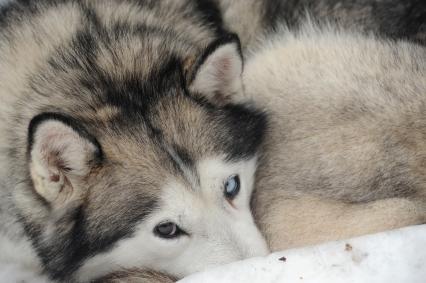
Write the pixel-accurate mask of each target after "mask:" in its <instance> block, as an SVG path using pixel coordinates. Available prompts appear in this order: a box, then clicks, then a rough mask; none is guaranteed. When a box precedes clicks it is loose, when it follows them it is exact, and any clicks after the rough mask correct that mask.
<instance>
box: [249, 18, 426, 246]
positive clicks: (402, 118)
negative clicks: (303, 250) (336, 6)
mask: <svg viewBox="0 0 426 283" xmlns="http://www.w3.org/2000/svg"><path fill="white" fill-rule="evenodd" d="M425 76H426V49H425V48H422V47H421V46H418V45H415V44H410V43H406V42H391V41H382V40H379V39H376V38H374V37H367V36H363V35H359V34H352V33H350V32H344V31H339V30H337V29H332V28H323V29H320V28H316V27H315V26H312V25H311V24H307V25H305V26H304V28H302V29H301V30H300V31H299V32H290V31H288V30H286V29H283V30H282V31H281V32H279V33H277V35H276V37H275V38H272V39H271V40H269V41H267V42H265V43H264V44H263V45H262V47H261V48H260V49H259V50H257V51H256V52H255V53H254V55H253V57H252V58H251V59H249V60H248V62H247V64H246V69H245V77H244V82H245V88H246V92H247V95H248V97H249V98H250V99H252V100H254V102H255V103H257V104H258V105H261V106H262V107H264V108H265V110H266V111H267V112H269V114H270V120H271V121H270V130H269V133H268V136H267V138H266V144H265V155H264V156H263V158H262V163H261V164H260V166H259V170H258V180H257V187H256V189H257V191H256V199H255V202H254V203H255V211H256V214H257V217H258V219H259V222H260V225H261V227H262V229H263V230H264V231H265V233H266V234H267V236H268V238H269V239H270V241H271V243H272V249H279V248H286V247H289V246H294V245H300V244H308V243H315V242H318V241H323V240H331V239H335V238H343V237H348V236H353V235H357V234H363V233H368V232H374V231H378V230H383V229H389V228H394V227H398V226H403V225H407V224H416V223H421V222H424V221H426V164H425V160H426V140H425V137H426V118H425V116H424V113H425V111H426V80H425Z"/></svg>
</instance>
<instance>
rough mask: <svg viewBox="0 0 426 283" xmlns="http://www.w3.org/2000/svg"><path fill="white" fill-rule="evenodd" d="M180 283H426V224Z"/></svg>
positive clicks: (238, 265) (217, 271)
mask: <svg viewBox="0 0 426 283" xmlns="http://www.w3.org/2000/svg"><path fill="white" fill-rule="evenodd" d="M282 257H285V261H284V260H279V259H280V258H282ZM179 282H180V283H210V282H211V283H218V282H233V283H240V282H241V283H246V282H251V283H272V282H286V283H293V282H303V283H337V282H339V283H340V282H348V283H349V282H350V283H358V282H359V283H365V282H375V283H388V282H393V283H406V282H410V283H425V282H426V225H419V226H412V227H407V228H403V229H399V230H394V231H389V232H384V233H379V234H374V235H367V236H363V237H359V238H355V239H351V240H346V241H336V242H330V243H326V244H323V245H319V246H312V247H306V248H300V249H292V250H288V251H284V252H279V253H274V254H271V255H269V256H268V257H265V258H253V259H248V260H244V261H240V262H235V263H231V264H228V265H225V266H222V267H218V268H215V269H212V270H208V271H205V272H201V273H197V274H194V275H191V276H189V277H187V278H185V279H183V280H181V281H179Z"/></svg>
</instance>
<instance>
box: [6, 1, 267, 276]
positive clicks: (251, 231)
mask: <svg viewBox="0 0 426 283" xmlns="http://www.w3.org/2000/svg"><path fill="white" fill-rule="evenodd" d="M211 8H212V7H210V6H209V2H208V1H197V2H194V1H186V0H185V1H174V0H165V1H156V0H152V1H136V0H134V1H130V0H129V1H115V0H37V1H24V0H22V1H16V2H14V3H11V4H9V5H8V6H6V7H4V8H2V10H0V184H1V187H0V241H1V243H2V245H7V246H11V247H15V249H14V250H13V251H11V253H10V254H5V253H4V252H3V251H2V254H1V256H0V257H1V260H2V261H6V262H8V263H11V262H13V261H15V262H16V263H17V264H22V265H24V266H26V267H28V268H33V269H35V270H38V271H40V272H42V273H44V274H46V275H47V276H49V277H50V278H51V279H52V280H55V281H58V282H88V281H91V280H94V279H96V278H99V277H102V276H104V275H107V274H108V273H111V272H114V271H117V270H121V269H131V268H134V267H139V268H147V269H152V270H154V271H161V272H165V273H168V274H170V275H172V276H176V277H183V276H185V275H187V274H189V273H192V272H195V271H198V270H201V269H203V268H206V267H209V266H214V265H218V264H223V263H227V262H230V261H235V260H239V259H243V258H246V257H251V256H257V255H264V254H266V253H267V252H268V250H267V246H266V242H265V240H264V239H263V237H262V236H261V234H260V232H259V231H258V229H257V228H256V225H255V224H254V221H253V218H252V214H251V211H250V207H249V201H250V196H251V191H252V187H253V180H254V171H255V168H256V159H257V152H258V146H259V144H260V143H261V141H262V135H263V133H264V126H265V117H264V115H263V114H262V113H260V112H258V111H256V110H254V109H251V108H247V107H244V106H243V105H234V104H230V103H228V101H227V97H228V96H231V95H238V94H240V95H241V93H242V82H241V71H242V59H241V54H240V46H239V41H238V38H237V37H236V36H234V35H232V34H228V33H227V32H226V31H225V30H223V28H222V26H221V20H220V15H219V13H217V15H214V14H212V9H211ZM206 11H208V13H207V12H206ZM212 251H214V252H212Z"/></svg>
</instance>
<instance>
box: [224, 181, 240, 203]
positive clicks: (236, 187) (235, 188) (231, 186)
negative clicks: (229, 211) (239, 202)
mask: <svg viewBox="0 0 426 283" xmlns="http://www.w3.org/2000/svg"><path fill="white" fill-rule="evenodd" d="M239 192H240V177H238V175H234V176H231V177H229V178H228V180H226V182H225V188H224V194H225V197H226V198H227V199H231V200H232V199H234V198H235V197H236V196H237V195H238V193H239Z"/></svg>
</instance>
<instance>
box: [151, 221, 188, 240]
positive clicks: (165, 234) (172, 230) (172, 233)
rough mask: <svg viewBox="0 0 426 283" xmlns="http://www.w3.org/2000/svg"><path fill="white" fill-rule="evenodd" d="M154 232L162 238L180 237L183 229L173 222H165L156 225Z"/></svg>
mask: <svg viewBox="0 0 426 283" xmlns="http://www.w3.org/2000/svg"><path fill="white" fill-rule="evenodd" d="M154 233H155V234H156V235H157V236H158V237H161V238H165V239H172V238H176V237H178V236H179V235H180V234H181V233H182V230H180V229H179V226H177V225H176V224H175V223H173V222H163V223H160V224H158V225H157V226H155V228H154Z"/></svg>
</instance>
